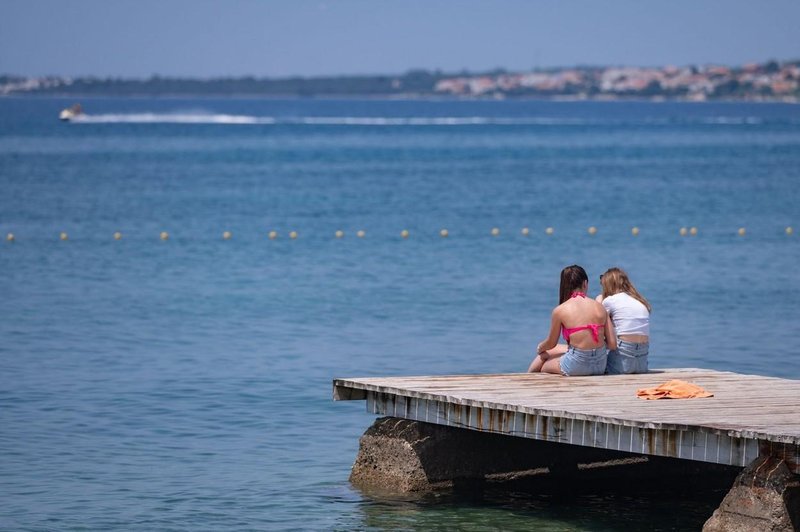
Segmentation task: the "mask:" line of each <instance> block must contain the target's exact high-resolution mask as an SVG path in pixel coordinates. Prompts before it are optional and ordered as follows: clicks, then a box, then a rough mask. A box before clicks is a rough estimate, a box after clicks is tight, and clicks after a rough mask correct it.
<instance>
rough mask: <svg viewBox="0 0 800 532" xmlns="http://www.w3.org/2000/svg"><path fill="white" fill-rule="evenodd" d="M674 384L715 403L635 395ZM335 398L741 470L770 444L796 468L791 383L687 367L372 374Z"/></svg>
mask: <svg viewBox="0 0 800 532" xmlns="http://www.w3.org/2000/svg"><path fill="white" fill-rule="evenodd" d="M670 379H681V380H686V381H689V382H694V383H696V384H698V385H700V386H702V387H704V388H705V389H706V390H708V391H710V392H712V393H713V394H714V397H712V398H707V399H694V400H680V401H669V400H662V401H645V400H642V399H640V398H638V397H636V390H637V389H639V388H645V387H654V386H657V385H658V384H661V383H663V382H665V381H667V380H670ZM334 399H336V400H352V399H367V408H368V411H370V412H373V413H377V414H383V415H392V416H395V417H404V418H408V419H418V420H420V421H428V422H430V423H440V424H447V425H450V426H461V427H467V428H472V429H475V430H483V431H490V432H500V433H506V434H511V435H515V436H521V437H532V438H536V439H544V440H548V441H560V442H564V443H573V444H578V445H589V446H596V447H600V446H602V447H605V448H610V449H618V450H628V451H631V452H642V453H645V454H656V455H660V456H675V457H678V458H686V459H695V460H697V459H700V460H705V461H712V462H716V463H731V464H736V465H742V464H743V463H747V462H749V461H750V460H751V459H752V458H754V456H757V455H758V453H759V452H768V451H767V450H766V449H767V448H768V447H766V446H765V445H766V444H769V445H771V446H780V445H784V446H787V445H788V447H785V448H781V449H783V450H781V451H780V452H781V453H782V454H783V455H785V456H786V457H787V462H789V461H792V462H793V463H794V464H797V463H798V462H800V451H798V449H799V448H800V415H798V412H800V381H797V380H789V379H778V378H774V377H763V376H758V375H740V374H736V373H731V372H721V371H713V370H702V369H693V368H678V369H668V370H657V371H654V372H651V373H647V374H640V375H614V376H598V377H580V378H564V377H561V376H558V375H546V374H527V373H525V374H491V375H444V376H421V377H420V376H412V377H368V378H349V379H335V380H334ZM759 449H760V451H759ZM775 452H777V451H775ZM793 467H795V468H796V469H800V466H797V465H795V466H793Z"/></svg>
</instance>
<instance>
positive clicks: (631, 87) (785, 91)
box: [434, 62, 800, 101]
mask: <svg viewBox="0 0 800 532" xmlns="http://www.w3.org/2000/svg"><path fill="white" fill-rule="evenodd" d="M434 91H435V92H436V93H445V94H453V95H459V96H481V95H503V96H507V95H526V94H535V95H541V96H546V95H549V96H573V97H579V98H624V97H645V98H675V99H687V100H693V101H704V100H708V99H726V98H728V99H751V100H760V99H770V100H773V99H787V100H789V101H798V97H800V62H792V63H784V64H779V63H777V62H769V63H765V64H749V65H744V66H742V67H740V68H731V67H727V66H718V65H707V66H688V67H675V66H667V67H663V68H643V67H609V68H572V69H559V70H553V71H546V72H527V73H515V74H507V73H501V74H497V75H494V76H491V75H484V76H459V77H448V78H445V79H442V80H440V81H439V82H437V83H436V86H435V87H434Z"/></svg>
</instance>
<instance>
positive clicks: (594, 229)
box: [589, 226, 597, 235]
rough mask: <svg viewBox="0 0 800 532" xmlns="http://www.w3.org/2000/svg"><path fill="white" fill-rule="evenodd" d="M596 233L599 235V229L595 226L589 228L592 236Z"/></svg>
mask: <svg viewBox="0 0 800 532" xmlns="http://www.w3.org/2000/svg"><path fill="white" fill-rule="evenodd" d="M596 233H597V228H596V227H595V226H591V227H590V228H589V234H590V235H594V234H596Z"/></svg>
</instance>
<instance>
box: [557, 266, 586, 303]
mask: <svg viewBox="0 0 800 532" xmlns="http://www.w3.org/2000/svg"><path fill="white" fill-rule="evenodd" d="M584 282H587V283H588V282H589V276H588V275H586V270H584V269H583V268H581V267H580V266H578V265H577V264H573V265H572V266H567V267H566V268H564V269H563V270H561V286H560V288H559V290H558V295H559V298H558V304H559V305H560V304H561V303H563V302H564V301H566V300H567V299H569V297H570V296H571V295H572V292H574V291H575V290H580V289H581V287H582V286H583V283H584Z"/></svg>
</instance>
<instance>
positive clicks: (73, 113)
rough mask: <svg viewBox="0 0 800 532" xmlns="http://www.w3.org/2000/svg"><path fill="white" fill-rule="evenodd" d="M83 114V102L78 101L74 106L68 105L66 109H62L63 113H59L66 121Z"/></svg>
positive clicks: (60, 118) (59, 116)
mask: <svg viewBox="0 0 800 532" xmlns="http://www.w3.org/2000/svg"><path fill="white" fill-rule="evenodd" d="M82 114H83V108H81V104H79V103H76V104H75V105H73V106H72V107H67V108H66V109H64V110H62V111H61V113H59V115H58V118H59V120H62V121H64V122H69V121H70V120H72V119H73V118H75V117H77V116H80V115H82Z"/></svg>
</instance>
